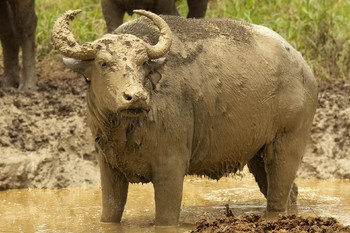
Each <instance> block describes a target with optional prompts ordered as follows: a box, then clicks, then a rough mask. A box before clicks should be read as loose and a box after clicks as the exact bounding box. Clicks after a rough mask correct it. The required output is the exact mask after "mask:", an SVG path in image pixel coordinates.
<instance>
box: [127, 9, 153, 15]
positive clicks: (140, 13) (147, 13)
mask: <svg viewBox="0 0 350 233" xmlns="http://www.w3.org/2000/svg"><path fill="white" fill-rule="evenodd" d="M132 12H134V13H136V14H139V15H144V16H146V15H149V13H151V14H153V13H152V12H150V11H146V10H133V11H132Z"/></svg>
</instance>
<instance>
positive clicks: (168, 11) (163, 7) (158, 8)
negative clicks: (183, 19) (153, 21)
mask: <svg viewBox="0 0 350 233" xmlns="http://www.w3.org/2000/svg"><path fill="white" fill-rule="evenodd" d="M153 12H154V13H156V14H162V15H179V12H178V10H177V8H176V4H175V0H166V1H164V0H163V1H155V3H154V7H153Z"/></svg>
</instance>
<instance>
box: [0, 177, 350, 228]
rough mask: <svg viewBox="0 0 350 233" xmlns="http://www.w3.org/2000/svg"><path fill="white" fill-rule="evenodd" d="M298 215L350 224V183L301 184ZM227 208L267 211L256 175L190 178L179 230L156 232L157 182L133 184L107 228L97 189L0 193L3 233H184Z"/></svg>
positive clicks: (239, 211) (320, 181)
mask: <svg viewBox="0 0 350 233" xmlns="http://www.w3.org/2000/svg"><path fill="white" fill-rule="evenodd" d="M297 183H298V185H299V205H298V213H299V214H302V215H310V216H325V217H331V216H332V217H335V218H337V219H338V220H339V221H340V222H341V223H343V224H345V225H350V216H349V214H348V213H350V192H349V190H350V181H341V180H324V181H322V180H314V179H312V180H297ZM225 204H230V208H231V210H232V211H233V213H234V215H239V214H243V213H261V214H263V213H264V211H265V206H266V200H265V199H264V197H263V196H262V194H261V193H260V192H259V190H258V187H257V185H256V184H255V182H254V180H253V178H252V177H251V176H250V175H246V177H244V178H242V179H240V178H235V177H233V178H232V177H230V178H223V179H222V180H220V181H219V182H216V181H213V180H208V179H205V178H203V179H201V178H197V177H187V178H186V181H185V184H184V196H183V204H182V212H181V218H180V219H181V223H182V225H181V226H180V227H178V228H156V227H154V225H153V224H152V222H153V218H154V200H153V188H152V185H151V184H147V185H136V184H134V185H131V186H130V189H129V196H128V202H127V205H126V207H125V212H124V216H123V222H122V223H121V224H102V223H100V222H99V218H100V213H101V193H100V189H99V188H93V189H59V190H44V189H41V190H40V189H32V190H30V189H27V190H9V191H3V192H0V226H1V227H0V232H55V233H56V232H118V233H148V232H152V233H178V232H184V231H186V230H191V229H194V228H195V222H196V221H198V220H199V218H200V216H202V215H203V214H204V215H208V216H209V217H222V216H223V215H224V211H225V207H224V206H225Z"/></svg>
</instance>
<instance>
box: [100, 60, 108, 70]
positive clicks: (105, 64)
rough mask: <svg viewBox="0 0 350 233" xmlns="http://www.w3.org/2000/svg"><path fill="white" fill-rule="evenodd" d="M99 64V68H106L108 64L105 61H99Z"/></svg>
mask: <svg viewBox="0 0 350 233" xmlns="http://www.w3.org/2000/svg"><path fill="white" fill-rule="evenodd" d="M99 65H100V67H101V68H106V67H107V66H108V64H107V62H105V61H101V62H100V63H99Z"/></svg>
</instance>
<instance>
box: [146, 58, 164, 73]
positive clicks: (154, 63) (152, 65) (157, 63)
mask: <svg viewBox="0 0 350 233" xmlns="http://www.w3.org/2000/svg"><path fill="white" fill-rule="evenodd" d="M165 61H166V58H165V57H161V58H158V59H152V60H149V61H148V62H147V63H146V66H147V69H148V71H149V72H150V73H151V72H153V71H156V70H157V69H158V68H159V67H161V66H162V65H163V64H164V63H165Z"/></svg>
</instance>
